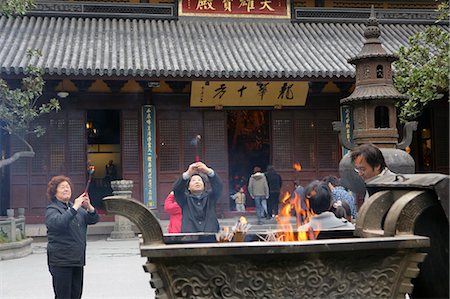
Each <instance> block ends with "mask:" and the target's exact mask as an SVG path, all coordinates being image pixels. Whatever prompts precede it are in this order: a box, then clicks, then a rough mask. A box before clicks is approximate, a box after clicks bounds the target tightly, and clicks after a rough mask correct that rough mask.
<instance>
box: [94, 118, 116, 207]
mask: <svg viewBox="0 0 450 299" xmlns="http://www.w3.org/2000/svg"><path fill="white" fill-rule="evenodd" d="M86 138H87V161H88V163H89V164H91V165H93V166H94V167H95V172H94V174H93V177H92V180H91V184H90V186H89V190H88V192H89V197H90V198H91V201H92V203H93V205H94V207H96V208H97V209H98V210H99V211H100V212H101V213H102V212H103V211H104V208H103V203H102V198H103V197H105V196H107V195H112V189H111V181H113V180H118V179H121V177H122V175H121V173H122V171H121V170H122V165H121V151H120V149H121V147H120V111H119V110H87V114H86ZM86 176H88V174H86Z"/></svg>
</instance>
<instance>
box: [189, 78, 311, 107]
mask: <svg viewBox="0 0 450 299" xmlns="http://www.w3.org/2000/svg"><path fill="white" fill-rule="evenodd" d="M307 96H308V82H298V81H231V82H229V81H228V82H224V81H194V82H192V88H191V106H192V107H217V106H223V107H225V106H247V107H252V106H274V107H282V106H305V103H306V97H307Z"/></svg>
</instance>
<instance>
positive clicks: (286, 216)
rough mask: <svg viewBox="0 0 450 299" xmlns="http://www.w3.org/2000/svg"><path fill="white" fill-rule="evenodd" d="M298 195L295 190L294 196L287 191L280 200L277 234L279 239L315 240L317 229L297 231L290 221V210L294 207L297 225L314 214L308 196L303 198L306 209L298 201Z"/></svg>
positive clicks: (306, 221)
mask: <svg viewBox="0 0 450 299" xmlns="http://www.w3.org/2000/svg"><path fill="white" fill-rule="evenodd" d="M300 200H301V199H300V196H299V194H298V193H297V192H294V197H293V198H292V197H291V194H290V193H289V192H286V194H285V195H284V197H283V199H282V200H281V203H282V207H281V209H280V213H279V215H278V216H277V218H276V220H277V222H278V230H279V231H280V233H279V235H278V240H279V241H285V242H286V241H306V240H315V239H316V238H317V236H318V235H319V232H320V231H319V230H316V231H313V230H312V229H311V228H309V229H308V231H297V233H295V232H294V228H293V226H292V224H291V222H290V219H291V211H292V210H293V209H294V210H295V214H296V225H297V227H299V226H301V225H303V224H305V223H308V222H309V219H310V217H311V216H314V215H315V214H314V212H313V211H312V210H311V208H310V204H309V200H308V198H305V200H304V202H305V204H306V209H302V207H301V203H300Z"/></svg>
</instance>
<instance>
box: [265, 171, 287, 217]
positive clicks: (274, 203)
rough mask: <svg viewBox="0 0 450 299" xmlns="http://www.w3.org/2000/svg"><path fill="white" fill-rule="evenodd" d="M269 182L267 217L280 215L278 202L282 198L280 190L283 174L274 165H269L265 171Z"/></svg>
mask: <svg viewBox="0 0 450 299" xmlns="http://www.w3.org/2000/svg"><path fill="white" fill-rule="evenodd" d="M265 175H266V179H267V184H269V199H268V200H267V218H270V217H275V216H276V215H278V204H279V200H280V190H281V185H282V184H283V181H282V179H281V176H280V175H279V174H278V173H277V172H276V171H275V168H274V167H273V166H272V165H269V166H267V171H266V173H265Z"/></svg>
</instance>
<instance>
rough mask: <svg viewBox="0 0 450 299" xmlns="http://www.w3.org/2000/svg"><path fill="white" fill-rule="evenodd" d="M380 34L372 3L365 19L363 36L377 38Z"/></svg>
mask: <svg viewBox="0 0 450 299" xmlns="http://www.w3.org/2000/svg"><path fill="white" fill-rule="evenodd" d="M380 35H381V33H380V28H378V19H377V17H376V16H375V8H374V6H373V5H372V7H371V9H370V17H369V19H368V20H367V27H366V30H364V37H365V38H366V39H370V38H379V37H380Z"/></svg>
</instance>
